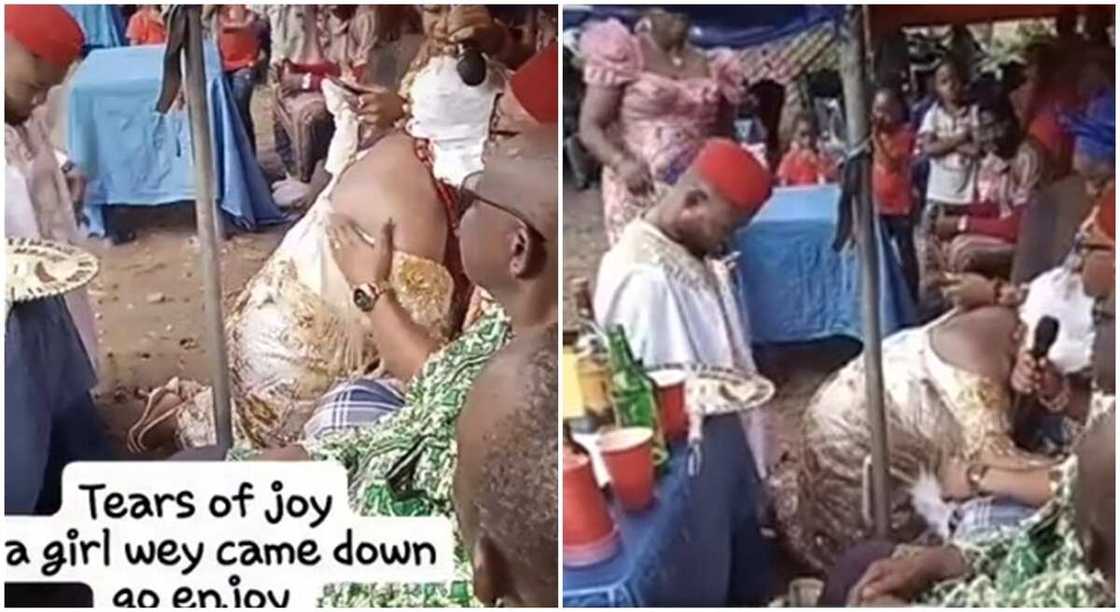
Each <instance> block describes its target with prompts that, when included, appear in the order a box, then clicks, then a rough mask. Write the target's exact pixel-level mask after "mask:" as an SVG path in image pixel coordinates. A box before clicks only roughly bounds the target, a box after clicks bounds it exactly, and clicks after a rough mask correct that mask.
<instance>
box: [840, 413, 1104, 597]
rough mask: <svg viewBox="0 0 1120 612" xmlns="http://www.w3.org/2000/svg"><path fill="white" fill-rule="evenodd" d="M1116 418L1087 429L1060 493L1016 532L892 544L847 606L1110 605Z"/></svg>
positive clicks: (1066, 465)
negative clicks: (935, 543) (919, 544)
mask: <svg viewBox="0 0 1120 612" xmlns="http://www.w3.org/2000/svg"><path fill="white" fill-rule="evenodd" d="M1115 442H1116V435H1115V413H1108V414H1106V415H1104V416H1102V417H1101V418H1100V419H1098V420H1097V422H1096V423H1095V424H1094V425H1093V426H1092V427H1091V429H1090V430H1089V431H1088V432H1086V434H1085V436H1084V437H1083V438H1082V439H1081V441H1080V442H1079V444H1078V447H1077V451H1076V453H1075V454H1074V456H1072V457H1070V458H1069V459H1067V460H1066V461H1064V462H1063V463H1062V464H1061V465H1060V466H1059V468H1058V473H1057V474H1056V480H1055V482H1056V483H1057V485H1058V487H1057V492H1056V494H1055V496H1054V499H1052V500H1051V501H1050V502H1049V503H1047V504H1046V505H1045V506H1044V507H1043V508H1042V509H1041V510H1039V512H1038V513H1036V514H1035V515H1034V516H1032V517H1031V518H1030V519H1028V520H1027V521H1025V522H1024V523H1023V524H1022V525H1021V526H1020V527H1019V528H1018V529H1014V530H1007V531H1004V532H1002V533H1000V534H998V535H995V536H992V537H988V538H985V539H982V540H978V541H975V542H957V541H955V542H952V543H951V544H950V545H948V546H942V547H933V548H930V547H907V546H898V547H896V548H895V549H894V552H893V554H892V555H891V557H890V558H888V559H883V560H880V561H876V562H874V563H872V564H871V565H870V566H869V567H868V568H867V571H866V572H864V574H863V578H861V579H860V580H859V582H857V583H856V585H855V586H854V587H853V588H852V589H851V590H850V591H849V593H848V597H849V603H851V604H854V605H874V604H883V603H893V604H896V605H897V604H900V603H903V602H914V603H916V604H919V605H932V606H947V607H1099V606H1113V605H1114V602H1115V593H1116V573H1115V554H1116V552H1115V550H1116V547H1115V541H1116V539H1115V516H1116V512H1115V510H1116V501H1115V499H1116V498H1115V475H1116V452H1115Z"/></svg>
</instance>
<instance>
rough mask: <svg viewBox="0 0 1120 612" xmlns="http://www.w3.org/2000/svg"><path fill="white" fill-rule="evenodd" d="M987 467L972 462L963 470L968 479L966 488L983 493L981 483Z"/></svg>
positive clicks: (986, 473)
mask: <svg viewBox="0 0 1120 612" xmlns="http://www.w3.org/2000/svg"><path fill="white" fill-rule="evenodd" d="M988 467H989V466H987V465H984V464H979V463H974V464H972V465H970V466H968V469H966V470H965V472H964V475H965V478H966V479H967V480H968V488H970V489H972V492H973V493H976V494H984V493H985V491H984V487H983V486H981V485H982V484H983V482H984V477H985V476H987V475H988Z"/></svg>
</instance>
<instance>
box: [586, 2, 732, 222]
mask: <svg viewBox="0 0 1120 612" xmlns="http://www.w3.org/2000/svg"><path fill="white" fill-rule="evenodd" d="M688 31H689V22H688V18H687V17H685V16H683V15H679V14H675V13H669V12H667V11H665V10H664V9H652V10H649V11H646V12H645V13H643V14H642V17H641V19H640V20H639V21H638V23H637V25H635V27H634V33H631V32H630V31H629V30H627V29H626V27H625V26H623V25H622V24H621V23H619V22H618V21H614V20H611V21H605V22H600V23H596V24H593V25H590V26H587V27H586V28H585V29H584V31H583V35H582V37H581V39H580V46H581V50H582V55H583V56H584V62H585V64H584V81H585V82H586V83H587V93H586V95H585V96H584V99H583V106H582V108H581V111H580V140H581V141H582V142H583V144H584V146H586V147H587V148H588V150H589V151H590V152H591V153H592V154H593V155H595V157H596V158H598V159H599V161H600V162H602V164H603V176H602V184H603V205H604V218H605V220H606V226H607V239H608V240H609V241H610V243H611V244H614V243H615V241H616V240H617V239H618V237H619V236H620V235H621V233H622V228H623V227H625V226H626V224H627V223H629V222H630V221H631V220H633V219H635V218H636V217H638V216H639V215H640V214H641V213H642V212H643V211H645V210H646V209H647V208H649V207H650V206H652V205H653V203H654V201H655V200H656V194H657V193H658V190H659V189H660V188H661V187H662V186H664V185H668V184H672V183H674V182H675V181H676V180H677V178H678V177H679V176H680V174H681V173H682V172H684V170H685V168H687V167H688V165H689V164H690V163H691V162H692V158H693V157H694V156H695V155H696V152H697V151H698V150H699V148H700V146H701V144H702V143H703V142H704V139H706V138H708V137H710V136H714V135H726V136H731V134H732V132H733V121H734V116H735V110H736V109H737V108H738V106H739V103H740V102H741V100H742V97H743V95H744V73H743V68H742V66H741V63H740V58H739V56H738V55H737V54H735V53H733V52H731V51H730V50H727V49H719V50H714V51H703V50H700V49H697V48H695V47H693V46H692V45H691V44H689V42H688Z"/></svg>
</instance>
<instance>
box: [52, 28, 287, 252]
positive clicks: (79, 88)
mask: <svg viewBox="0 0 1120 612" xmlns="http://www.w3.org/2000/svg"><path fill="white" fill-rule="evenodd" d="M163 54H164V46H163V45H149V46H141V47H120V48H116V49H105V50H100V51H94V52H93V53H91V54H90V55H89V57H88V58H86V60H85V61H84V62H82V65H81V67H79V69H78V71H77V73H76V74H75V75H74V82H73V85H72V87H71V92H70V108H69V148H70V156H71V158H72V159H73V160H74V163H76V164H78V165H79V166H80V167H81V168H82V170H83V171H84V172H85V173H86V175H87V176H88V177H89V179H90V182H89V186H88V189H87V191H86V201H85V212H86V216H87V218H88V219H89V230H90V233H91V234H93V235H97V236H101V235H104V234H105V218H104V210H103V207H105V206H108V205H129V206H158V205H161V204H169V203H174V202H182V201H191V200H194V198H195V188H194V180H195V179H194V157H193V151H192V148H191V134H190V132H191V129H190V122H189V121H188V119H187V112H186V109H185V108H184V109H183V110H179V111H174V110H173V111H171V112H169V113H168V114H166V115H161V114H160V113H158V112H156V110H155V107H156V101H157V99H158V98H159V91H160V84H161V82H162V78H163ZM206 85H207V94H208V99H209V107H210V128H211V133H212V135H213V138H212V142H213V150H214V166H215V175H214V176H215V179H216V182H217V184H216V185H215V194H216V196H217V199H218V203H219V205H220V206H221V209H222V210H223V211H225V212H226V213H228V214H229V215H231V216H232V217H233V218H234V221H235V222H236V223H237V225H239V226H240V227H242V228H244V229H255V228H257V227H258V226H260V225H267V224H270V223H277V222H281V221H283V220H284V215H283V213H282V212H281V211H280V209H279V208H277V207H276V204H275V203H274V202H273V201H272V194H271V192H270V191H269V188H268V184H267V182H266V181H265V178H264V174H263V173H262V172H261V168H260V165H259V164H258V163H257V161H256V157H255V154H254V151H253V150H252V149H251V148H250V146H249V141H248V137H247V136H246V134H245V129H244V127H243V125H242V122H241V117H240V116H239V115H238V114H237V109H236V108H235V106H234V104H233V99H232V98H231V96H230V93H229V88H228V87H227V85H226V79H225V78H224V76H223V74H222V71H221V61H220V59H219V57H218V50H217V48H216V47H215V46H214V44H213V43H211V42H207V43H206Z"/></svg>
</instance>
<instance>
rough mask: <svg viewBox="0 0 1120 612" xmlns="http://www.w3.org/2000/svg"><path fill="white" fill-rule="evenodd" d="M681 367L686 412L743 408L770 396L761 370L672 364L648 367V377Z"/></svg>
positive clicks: (771, 387)
mask: <svg viewBox="0 0 1120 612" xmlns="http://www.w3.org/2000/svg"><path fill="white" fill-rule="evenodd" d="M669 371H683V372H686V373H687V374H688V379H687V380H686V381H685V404H686V405H687V407H688V410H689V412H694V411H700V412H701V414H704V415H705V416H708V415H716V414H727V413H731V412H744V411H747V410H751V409H754V408H758V407H759V406H762V405H764V404H765V403H766V402H769V401H770V400H771V399H773V397H774V393H775V391H776V390H775V388H774V383H772V382H770V380H769V379H767V378H766V377H764V376H762V375H761V374H746V373H744V372H740V371H736V370H730V369H727V368H719V367H715V366H706V365H700V364H672V365H664V366H658V367H655V368H651V369H650V370H649V374H650V377H651V378H655V375H656V376H662V375H663V374H662V373H664V372H669Z"/></svg>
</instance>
